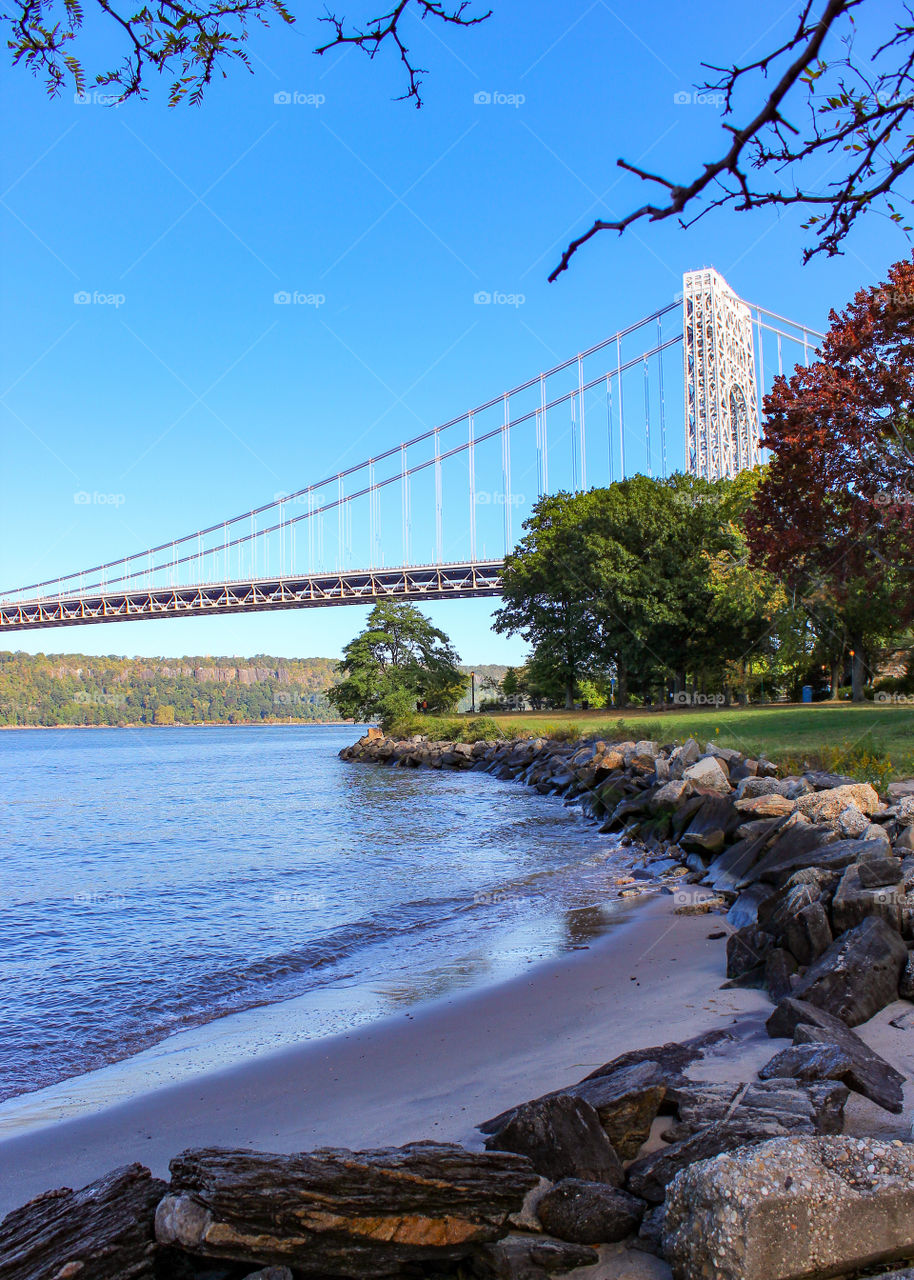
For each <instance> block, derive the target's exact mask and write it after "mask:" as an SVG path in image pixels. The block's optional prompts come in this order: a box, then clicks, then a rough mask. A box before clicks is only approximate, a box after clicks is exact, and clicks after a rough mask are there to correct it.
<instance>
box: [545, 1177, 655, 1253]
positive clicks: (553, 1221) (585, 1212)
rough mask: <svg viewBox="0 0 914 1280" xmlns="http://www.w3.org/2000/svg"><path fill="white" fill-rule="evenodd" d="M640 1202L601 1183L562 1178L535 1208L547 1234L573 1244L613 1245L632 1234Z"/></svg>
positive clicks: (638, 1219) (641, 1211)
mask: <svg viewBox="0 0 914 1280" xmlns="http://www.w3.org/2000/svg"><path fill="white" fill-rule="evenodd" d="M644 1209H645V1205H644V1201H643V1200H639V1199H637V1198H636V1197H635V1196H632V1195H629V1194H628V1192H626V1191H619V1190H618V1189H617V1188H615V1187H608V1186H606V1184H605V1183H603V1182H582V1181H581V1180H580V1179H578V1178H566V1179H565V1180H564V1181H563V1182H559V1183H556V1185H555V1186H554V1187H552V1188H551V1190H549V1191H547V1192H546V1194H545V1195H544V1196H543V1198H542V1200H540V1202H539V1203H538V1205H537V1207H536V1212H537V1214H538V1215H539V1220H540V1222H541V1223H542V1224H543V1226H544V1228H545V1229H546V1231H548V1232H549V1234H550V1235H553V1236H557V1237H558V1238H559V1240H570V1241H572V1242H574V1243H575V1244H614V1243H615V1242H616V1241H617V1240H624V1239H625V1238H626V1236H631V1235H634V1234H635V1232H636V1231H637V1230H638V1228H639V1226H640V1225H641V1219H642V1217H643V1216H644Z"/></svg>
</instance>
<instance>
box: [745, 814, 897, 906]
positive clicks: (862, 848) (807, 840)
mask: <svg viewBox="0 0 914 1280" xmlns="http://www.w3.org/2000/svg"><path fill="white" fill-rule="evenodd" d="M822 794H823V795H825V794H827V793H826V792H823V793H822ZM877 850H878V852H879V854H880V856H881V854H882V852H883V850H882V846H881V845H878V846H877V844H876V842H875V841H872V842H871V841H869V840H835V839H834V837H833V834H832V832H831V830H830V828H829V827H826V826H820V827H817V826H813V825H812V824H804V823H794V825H792V826H785V827H784V829H783V831H782V832H781V834H780V835H779V836H778V838H777V840H775V842H774V844H773V845H772V846H771V848H770V849H769V850H768V852H767V853H766V854H765V856H764V857H763V858H762V859H761V860H760V861H759V862H757V863H756V864H755V866H754V867H753V868H752V870H751V872H750V873H749V875H748V876H747V877H746V879H745V880H744V881H743V885H745V884H747V883H751V882H753V881H755V880H764V881H766V882H767V883H768V884H773V885H782V884H784V883H785V881H787V880H789V879H790V877H791V876H792V875H794V874H795V873H796V872H797V871H804V870H806V869H808V868H811V867H815V868H818V869H820V870H826V871H843V870H844V868H845V867H849V866H850V864H851V863H852V862H856V861H857V860H858V859H859V858H861V857H863V856H864V855H865V854H868V853H875V852H877ZM741 887H742V886H741Z"/></svg>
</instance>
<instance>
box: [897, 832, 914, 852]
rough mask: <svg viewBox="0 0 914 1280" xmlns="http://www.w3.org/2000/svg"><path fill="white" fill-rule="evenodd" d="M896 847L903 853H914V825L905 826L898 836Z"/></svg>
mask: <svg viewBox="0 0 914 1280" xmlns="http://www.w3.org/2000/svg"><path fill="white" fill-rule="evenodd" d="M895 849H896V850H897V852H898V853H901V854H907V853H914V827H905V829H904V831H902V833H901V834H900V835H899V836H897V837H896V840H895Z"/></svg>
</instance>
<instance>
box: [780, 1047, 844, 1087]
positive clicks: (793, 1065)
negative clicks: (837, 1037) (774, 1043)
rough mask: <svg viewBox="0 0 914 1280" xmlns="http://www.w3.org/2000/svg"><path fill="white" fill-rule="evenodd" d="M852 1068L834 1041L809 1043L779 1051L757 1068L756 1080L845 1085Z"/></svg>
mask: <svg viewBox="0 0 914 1280" xmlns="http://www.w3.org/2000/svg"><path fill="white" fill-rule="evenodd" d="M852 1068H853V1063H852V1062H851V1060H850V1058H849V1057H848V1056H847V1054H846V1053H845V1052H844V1050H843V1049H842V1048H840V1046H839V1045H837V1044H835V1043H834V1041H831V1042H829V1041H825V1042H823V1043H820V1044H817V1043H815V1042H810V1043H808V1044H797V1045H791V1046H790V1048H789V1049H782V1050H781V1052H780V1053H776V1054H775V1055H774V1057H773V1058H771V1059H769V1061H768V1062H766V1063H765V1065H764V1066H763V1067H762V1068H760V1070H759V1073H758V1076H759V1079H760V1080H778V1079H784V1078H787V1079H791V1080H841V1081H844V1079H845V1077H846V1076H847V1075H848V1074H849V1073H850V1071H851V1070H852ZM849 1087H850V1086H849Z"/></svg>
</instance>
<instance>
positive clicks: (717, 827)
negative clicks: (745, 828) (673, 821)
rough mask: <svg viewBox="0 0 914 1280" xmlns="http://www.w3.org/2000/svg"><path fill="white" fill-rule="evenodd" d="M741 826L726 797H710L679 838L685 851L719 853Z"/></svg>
mask: <svg viewBox="0 0 914 1280" xmlns="http://www.w3.org/2000/svg"><path fill="white" fill-rule="evenodd" d="M738 826H739V815H738V814H737V813H736V810H735V809H734V808H733V805H732V804H731V803H730V801H729V799H727V798H726V797H725V796H722V795H721V796H708V797H707V798H706V799H705V802H704V804H703V805H702V806H701V808H700V809H699V810H698V812H697V813H696V814H695V816H694V818H693V819H692V821H691V822H690V823H689V825H688V827H687V828H686V830H685V831H684V832H683V833H682V835H681V836H680V838H679V843H680V844H681V845H682V847H683V849H703V850H705V851H707V852H708V853H718V852H719V851H720V850H721V849H723V847H724V844H725V843H726V840H727V836H729V835H730V833H731V832H732V831H735V830H736V828H737V827H738Z"/></svg>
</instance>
